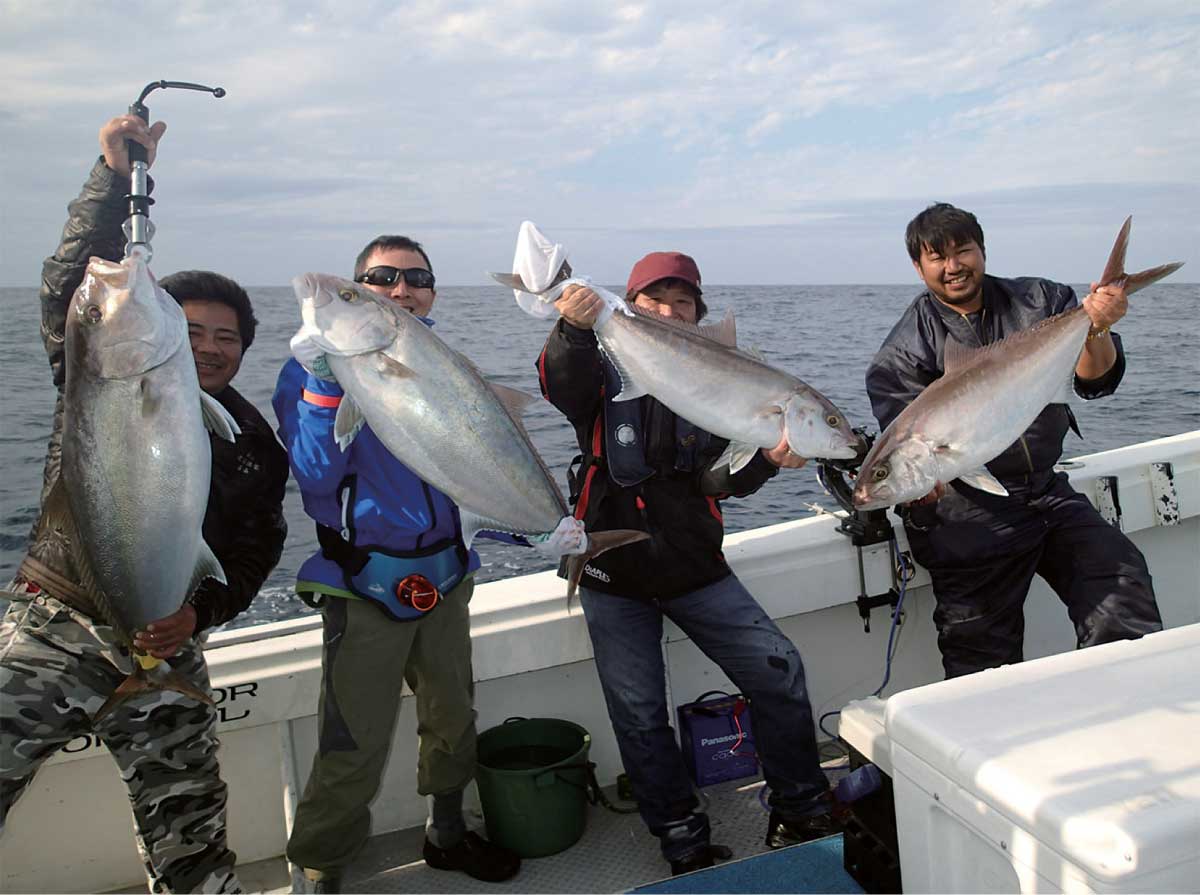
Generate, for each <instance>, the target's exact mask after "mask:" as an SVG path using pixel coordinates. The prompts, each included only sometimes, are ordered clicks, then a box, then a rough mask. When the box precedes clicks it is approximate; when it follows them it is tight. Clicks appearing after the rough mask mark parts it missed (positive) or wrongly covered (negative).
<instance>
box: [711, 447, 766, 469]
mask: <svg viewBox="0 0 1200 895" xmlns="http://www.w3.org/2000/svg"><path fill="white" fill-rule="evenodd" d="M758 450H759V449H758V445H756V444H741V443H739V442H736V441H731V442H729V446H728V447H727V448H725V451H724V453H722V454H721V456H719V457H717V462H715V463H714V464H713V465H712V468H713V469H720V468H721V467H722V466H725V465H728V466H729V472H730V474H731V475H736V474H737V473H739V472H741V471H742V470H743V469H745V468H746V464H747V463H749V462H750V461H751V460H753V459H754V455H755V454H757V453H758Z"/></svg>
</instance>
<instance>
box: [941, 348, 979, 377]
mask: <svg viewBox="0 0 1200 895" xmlns="http://www.w3.org/2000/svg"><path fill="white" fill-rule="evenodd" d="M985 351H987V348H986V347H984V348H975V347H972V346H970V345H964V344H963V343H962V342H956V341H954V340H953V339H947V340H946V345H945V347H944V348H943V349H942V370H943V371H944V372H945V373H946V375H947V376H948V375H950V374H951V373H953V372H955V371H956V370H961V369H962V368H963V367H966V366H969V365H970V364H971V362H972V361H974V360H975V358H977V357H979V355H980V354H982V353H983V352H985Z"/></svg>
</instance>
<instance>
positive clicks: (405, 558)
mask: <svg viewBox="0 0 1200 895" xmlns="http://www.w3.org/2000/svg"><path fill="white" fill-rule="evenodd" d="M361 549H363V550H364V551H365V552H366V553H367V555H368V559H367V563H366V565H365V566H363V567H362V569H361V570H360V571H359V572H357V573H355V574H351V573H350V572H349V571H348V570H345V569H343V576H344V577H345V580H346V586H347V587H348V588H349V589H350V592H351V593H353V594H354V595H355V596H358V597H362V598H363V599H364V600H372V601H374V602H375V603H377V604H379V606H380V607H382V609H383V610H384V612H386V613H387V614H388V615H390V616H391V617H392V618H394V619H396V621H412V620H413V619H418V618H422V617H424V616H425V615H426V614H428V613H429V612H432V611H433V610H434V609H435V608H436V607H437V604H438V603H440V602H441V601H442V597H443V595H444V594H447V593H449V592H450V591H452V590H453V589H454V588H455V587H456V586H457V585H458V583H459V582H460V581H462V580H463V577H464V576H465V575H466V571H467V564H466V563H465V562H464V561H463V560H462V557H461V554H460V551H459V548H458V544H457V543H455V542H453V541H449V542H446V541H444V542H442V545H434V547H432V548H429V549H428V550H422V551H417V552H414V553H405V554H398V553H389V552H386V551H384V550H382V549H380V548H377V547H364V548H361Z"/></svg>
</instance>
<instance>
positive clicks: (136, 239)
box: [121, 81, 225, 258]
mask: <svg viewBox="0 0 1200 895" xmlns="http://www.w3.org/2000/svg"><path fill="white" fill-rule="evenodd" d="M167 87H177V88H180V89H183V90H199V91H202V92H204V93H211V94H212V95H213V96H215V97H216V98H217V99H220V98H221V97H223V96H224V95H225V88H224V87H206V86H205V85H203V84H193V83H191V82H190V81H151V82H150V83H149V84H147V85H146V86H145V87H144V88H143V89H142V92H141V95H140V96H138V98H137V99H136V100H135V101H134V102H133V104H132V105H131V106H130V107H129V114H131V115H137V116H138V117H139V118H141V119H142V121H144V122H146V123H147V124H149V123H150V108H149V107H148V106H147V105H146V104H145V102H144V100H145V99H146V97H147V96H148V95H149V94H150V92H151V91H152V90H157V89H159V88H164V89H165V88H167ZM125 146H126V148H127V149H128V151H129V162H130V165H129V167H130V177H129V181H130V183H129V195H128V196H126V197H125V198H127V199H128V200H129V217H128V219H127V220H126V221H125V223H124V224H123V225H122V228H121V229H122V230H123V231H124V232H125V240H126V241H125V257H126V258H128V257H129V256H130V255H132V254H133V251H134V249H135V247H138V246H140V247H141V250H142V251H143V252H144V253H145V255H146V256H147V258H148V257H149V256H150V240H151V239H152V238H153V236H154V225H153V224H151V223H150V206H151V205H153V204H154V200H153V199H151V198H150V192H149V184H148V175H147V171H148V168H149V166H148V165H147V164H146V162H147V160H148V159H147V155H146V147H145V146H143V145H142V144H141V143H138V142H135V141H134V140H126V141H125Z"/></svg>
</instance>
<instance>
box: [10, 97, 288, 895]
mask: <svg viewBox="0 0 1200 895" xmlns="http://www.w3.org/2000/svg"><path fill="white" fill-rule="evenodd" d="M164 128H165V126H164V125H162V124H161V123H159V124H156V125H155V126H154V127H153V128H149V127H147V126H146V124H145V123H144V122H142V121H141V119H139V118H137V117H136V116H132V115H127V116H121V117H119V118H116V119H113V120H112V121H110V122H108V123H107V124H106V125H105V126H104V127H103V128H102V129H101V131H100V144H101V147H102V149H103V150H104V157H103V158H102V159H101V160H100V161H99V162H97V164H96V165H95V167H94V168H93V169H92V173H91V176H90V177H89V178H88V181H87V183H86V184H85V185H84V188H83V191H82V193H81V194H80V195H79V198H78V199H76V200H75V201H74V202H73V203H71V206H70V209H69V212H70V217H69V219H68V221H67V225H66V227H65V228H64V229H63V240H62V243H61V245H60V246H59V248H58V251H57V252H55V254H54V255H53V256H52V257H50V258H48V259H47V260H46V263H45V265H44V267H43V271H42V290H41V296H40V298H41V304H42V335H43V340H44V341H45V344H46V350H47V353H48V354H49V356H50V366H51V369H52V371H53V374H54V383H55V385H56V386H57V388H58V389H59V398H58V402H57V406H56V408H55V415H54V427H53V431H52V434H51V437H50V445H49V448H48V450H47V456H46V468H45V476H44V482H43V488H42V502H43V505H44V503H45V501H46V498H47V495H48V494H49V493H50V491H51V488H52V487H53V486H54V484H55V483H56V481H57V479H58V476H59V471H60V460H61V449H62V432H63V416H62V388H63V375H64V347H63V326H64V321H65V318H66V313H67V309H68V306H69V304H70V300H71V296H72V295H73V294H74V292H75V290H76V288H77V287H78V285H79V283H80V282H81V280H82V278H83V274H84V270H85V268H86V266H87V261H88V258H89V257H90V256H92V255H97V256H100V257H103V258H108V259H117V258H120V256H121V252H122V246H123V242H124V239H123V236H122V233H121V222H122V220H123V219H124V217H125V213H126V208H127V202H126V201H125V199H124V197H125V194H126V193H128V192H129V158H128V152H127V151H126V145H125V141H126V140H127V139H128V140H135V141H136V142H138V143H141V144H143V145H144V146H146V148H147V155H148V156H149V160H150V161H153V159H154V154H155V149H156V147H157V143H158V139H159V137H161V136H162V133H163V130H164ZM160 285H161V286H162V287H163V288H164V289H165V290H166V291H167V292H169V293H170V294H171V295H172V296H174V297H175V299H176V300H177V301H178V302H179V303H180V305H182V307H183V310H184V314H185V316H186V317H187V319H188V333H189V337H190V339H191V344H192V353H193V355H194V356H195V359H196V367H197V373H198V375H199V379H200V386H201V388H203V389H204V390H205V391H206V392H207V393H208V394H210V395H211V396H212V397H213V398H215V399H216V400H217V401H218V402H220V403H221V405H222V406H223V407H224V408H225V409H226V410H228V411H229V413H230V414H231V415H232V416H233V418H234V419H235V420H236V421H237V423H238V425H239V427H240V428H241V434H240V435H239V436H237V440H236V442H235V443H233V444H230V443H228V442H225V441H222V440H220V439H215V438H214V439H213V440H212V441H211V444H212V487H211V491H210V496H209V503H208V509H207V512H206V514H205V519H204V528H203V533H204V539H205V541H207V543H208V545H209V546H210V547H211V548H212V550H213V552H214V553H215V554H216V556H217V559H218V560H220V562H221V565H222V568H223V569H224V572H225V576H226V579H227V581H228V583H227V584H221V583H219V582H217V581H215V580H213V579H207V580H206V581H205V582H204V583H203V584H201V585H200V587H199V588H197V589H196V591H195V593H193V594H192V595H191V596H190V597H189V599H188V601H187V602H186V603H185V604H184V605H183V607H182V608H181V609H180V610H179V611H178V612H175V613H173V614H172V615H170V616H167V617H166V618H164V619H160V620H159V621H157V622H154V623H152V624H150V625H148V626H147V629H146V630H145V631H141V632H137V633H136V634H135V646H136V647H137V648H138V649H139V650H141V651H144V652H147V653H149V654H150V655H153V656H155V657H156V658H160V659H165V660H167V661H168V662H169V664H170V666H171V668H172V669H173V670H174V671H175V672H177V673H179V674H180V675H182V676H183V677H184V678H185V679H186V680H187V681H188V682H189V683H191V684H192V685H193V686H194V687H195V688H196V689H198V690H200V691H201V692H204V693H210V694H211V688H210V686H209V678H208V668H207V665H206V664H205V661H204V656H203V653H202V651H201V647H200V643H199V641H198V639H197V635H199V634H200V633H201V632H203V631H204V630H205V629H207V628H210V627H212V626H215V625H219V624H222V623H224V622H226V621H228V620H229V619H230V618H232V617H233V616H235V615H237V614H238V613H239V612H241V611H242V610H244V609H245V608H246V607H247V606H248V605H249V603H250V601H251V600H252V599H253V598H254V595H255V594H256V593H257V592H258V589H259V587H261V585H262V583H263V581H265V580H266V577H267V575H268V574H269V573H270V571H271V569H272V568H273V567H274V565H275V564H276V563H277V562H278V561H279V556H280V553H281V552H282V549H283V540H284V537H285V536H286V533H287V526H286V524H285V523H284V521H283V515H282V503H283V493H284V486H285V484H286V482H287V457H286V455H285V454H284V452H283V449H282V448H281V447H279V445H278V443H277V442H276V440H275V436H274V433H273V432H272V431H271V427H270V426H269V425H268V424H267V422H266V421H265V420H264V419H263V418H262V415H261V414H259V412H258V411H257V410H256V409H255V408H254V407H253V405H251V404H250V403H249V402H248V401H246V399H244V398H243V397H242V396H241V395H239V394H238V393H237V392H236V391H235V390H234V389H233V388H232V387H231V386H230V385H229V383H230V380H232V379H233V377H234V375H235V374H236V373H237V371H238V368H239V367H240V364H241V359H242V352H243V351H244V350H245V349H246V348H247V347H249V345H250V343H251V342H252V341H253V339H254V329H255V323H256V321H255V320H254V314H253V310H252V308H251V306H250V299H249V296H247V295H246V292H245V290H243V289H242V288H241V287H240V286H238V285H237V284H236V283H234V282H233V281H232V280H229V279H227V278H225V277H222V276H220V275H218V274H213V273H209V272H206V271H185V272H183V273H179V274H175V275H173V276H170V277H166V278H165V279H163V280H162V281H161V282H160ZM68 527H69V526H68ZM78 551H79V547H78V545H77V544H76V543H74V542H73V539H72V532H71V531H69V530H65V528H64V527H60V526H59V524H58V523H56V522H52V521H49V519H48V518H47V517H46V516H43V517H42V518H40V519H39V520H38V522H37V523H36V524H35V526H34V530H33V535H32V539H31V543H30V547H29V552H28V554H27V555H26V557H25V559H24V560H23V561H22V563H21V568H20V570H19V571H18V574H17V577H16V579H15V580H14V581H13V583H12V585H11V586H10V588H9V590H8V592H6V593H5V594H4V596H6V597H8V598H9V599H10V600H11V603H10V606H9V609H8V612H7V614H6V615H5V617H4V619H3V621H2V622H0V832H2V830H3V827H4V823H5V821H6V820H7V817H8V812H9V809H10V808H12V806H13V804H14V803H15V802H16V801H17V799H18V798H19V797H20V795H21V794H22V793H23V792H24V791H25V789H26V787H27V786H28V785H29V783H30V782H31V781H32V780H33V777H34V775H35V774H36V773H37V770H38V768H39V767H40V766H41V765H42V763H43V762H44V761H46V759H48V758H50V757H51V756H52V755H53V754H54V753H55V752H57V751H58V750H59V749H61V748H62V747H63V746H65V745H66V744H67V743H69V742H70V741H71V740H72V739H74V738H76V737H79V736H82V735H85V734H95V735H96V736H97V738H98V739H99V740H101V741H102V742H103V743H104V745H105V746H106V747H107V748H108V750H109V752H110V753H111V754H112V756H113V758H114V759H115V760H116V762H117V765H118V766H119V767H120V770H121V776H122V778H123V779H124V781H125V784H126V786H127V787H128V789H129V799H130V802H131V803H132V808H133V818H134V825H135V827H136V830H137V844H138V849H139V851H140V853H141V856H142V860H143V862H144V864H145V867H146V874H147V877H148V879H149V883H150V889H151V891H153V892H240V891H241V886H240V884H239V882H238V879H237V876H236V874H235V872H234V865H235V862H236V856H235V855H234V853H233V852H232V851H230V850H229V848H228V847H227V846H226V836H225V802H226V787H225V784H224V783H223V782H222V781H221V778H220V774H219V771H218V767H217V746H218V742H217V737H216V721H217V715H216V710H215V709H214V707H213V706H211V705H208V704H205V703H201V702H197V701H196V700H194V699H190V698H188V697H186V696H183V695H180V694H178V693H175V692H172V691H154V692H152V693H150V694H146V695H142V696H138V697H136V698H133V699H129V700H128V701H126V702H124V703H121V704H120V705H119V706H118V707H117V708H115V709H114V710H113V711H112V712H111V713H109V714H108V715H106V716H105V717H104V718H102V719H101V720H100V721H98V722H94V721H93V717H94V715H95V714H96V712H97V711H98V710H99V708H100V707H101V705H103V704H104V702H105V700H106V699H108V697H109V696H110V695H111V694H112V692H113V690H114V689H116V687H117V685H118V684H120V683H121V681H122V680H124V678H125V677H126V675H128V674H129V673H130V672H131V671H132V670H133V663H134V659H133V656H132V655H131V653H130V651H129V649H128V648H127V647H126V646H124V645H123V644H121V643H120V641H119V640H118V638H117V636H116V634H115V632H114V631H113V629H112V628H111V627H109V626H108V625H107V624H106V623H105V622H104V620H103V619H104V615H103V613H102V612H101V611H99V609H98V608H97V606H96V605H95V601H94V600H93V599H92V597H91V596H90V595H89V594H88V593H86V592H84V590H83V589H82V588H81V587H80V586H79V581H80V580H81V579H80V575H79V570H80V568H81V565H82V563H83V561H84V559H85V557H83V556H81V555H80V554H79V552H78Z"/></svg>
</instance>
